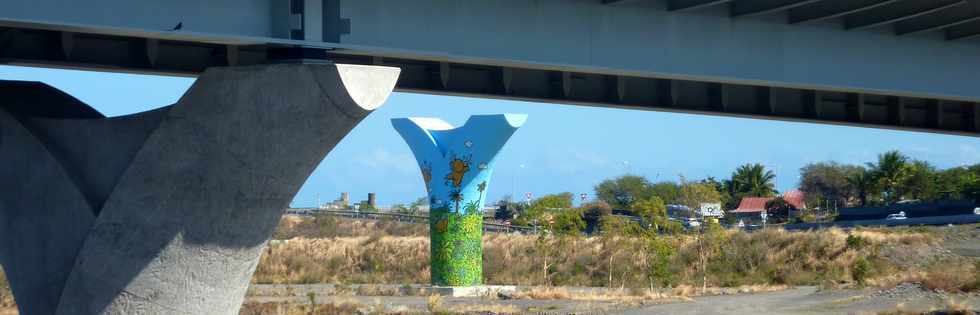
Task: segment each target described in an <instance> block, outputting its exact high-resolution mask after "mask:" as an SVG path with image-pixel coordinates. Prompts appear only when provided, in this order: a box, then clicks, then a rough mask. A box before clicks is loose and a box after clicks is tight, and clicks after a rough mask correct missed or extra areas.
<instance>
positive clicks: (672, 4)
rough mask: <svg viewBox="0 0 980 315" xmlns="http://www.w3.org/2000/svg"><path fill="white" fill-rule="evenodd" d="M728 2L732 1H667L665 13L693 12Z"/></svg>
mask: <svg viewBox="0 0 980 315" xmlns="http://www.w3.org/2000/svg"><path fill="white" fill-rule="evenodd" d="M729 2H732V0H669V1H667V11H687V10H694V9H700V8H706V7H710V6H714V5H719V4H725V3H729Z"/></svg>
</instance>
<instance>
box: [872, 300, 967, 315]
mask: <svg viewBox="0 0 980 315" xmlns="http://www.w3.org/2000/svg"><path fill="white" fill-rule="evenodd" d="M877 314H878V315H973V314H977V311H976V310H974V309H973V308H972V307H970V305H968V304H966V303H963V302H962V301H957V300H956V299H953V298H948V299H946V303H945V306H943V307H933V308H931V309H929V310H926V311H921V310H912V309H908V308H907V307H906V306H905V304H903V303H899V304H898V305H896V306H895V309H893V310H888V311H884V312H878V313H877Z"/></svg>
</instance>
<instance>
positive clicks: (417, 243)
mask: <svg viewBox="0 0 980 315" xmlns="http://www.w3.org/2000/svg"><path fill="white" fill-rule="evenodd" d="M428 254H429V241H428V239H427V238H423V237H392V236H383V237H364V236H362V237H340V238H324V239H306V238H295V239H291V240H287V241H284V242H282V243H279V244H275V245H270V246H269V247H268V249H266V251H265V253H263V255H262V258H261V260H260V263H259V266H258V268H257V270H256V273H255V276H254V278H253V281H254V282H255V283H275V284H307V283H340V284H346V283H379V284H386V283H421V282H422V281H420V280H422V279H428V276H429V257H428V256H429V255H428Z"/></svg>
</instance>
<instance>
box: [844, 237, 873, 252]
mask: <svg viewBox="0 0 980 315" xmlns="http://www.w3.org/2000/svg"><path fill="white" fill-rule="evenodd" d="M846 242H847V249H852V250H860V249H862V248H864V247H865V246H867V245H868V240H867V239H865V238H863V237H860V236H857V235H854V234H850V235H848V236H847V241H846Z"/></svg>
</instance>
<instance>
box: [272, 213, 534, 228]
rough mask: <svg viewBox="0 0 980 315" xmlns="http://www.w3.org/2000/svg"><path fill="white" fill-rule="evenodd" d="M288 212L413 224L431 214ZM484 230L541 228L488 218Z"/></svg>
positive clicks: (425, 222)
mask: <svg viewBox="0 0 980 315" xmlns="http://www.w3.org/2000/svg"><path fill="white" fill-rule="evenodd" d="M286 214H293V215H314V214H322V215H329V216H336V217H344V218H350V219H364V220H390V221H394V222H402V223H413V224H428V223H429V216H427V215H416V214H407V213H394V212H374V211H353V210H328V209H317V208H289V209H286ZM483 231H484V232H491V233H521V234H531V233H537V232H538V231H540V229H538V228H535V227H531V226H518V225H510V224H501V223H495V222H487V221H486V220H484V222H483Z"/></svg>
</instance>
